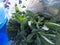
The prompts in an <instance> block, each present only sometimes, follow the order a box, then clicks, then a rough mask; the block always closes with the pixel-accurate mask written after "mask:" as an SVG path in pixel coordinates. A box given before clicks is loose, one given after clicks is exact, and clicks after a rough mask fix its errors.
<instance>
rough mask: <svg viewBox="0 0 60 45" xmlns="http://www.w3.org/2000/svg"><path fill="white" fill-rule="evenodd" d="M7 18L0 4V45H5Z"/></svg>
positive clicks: (6, 40)
mask: <svg viewBox="0 0 60 45" xmlns="http://www.w3.org/2000/svg"><path fill="white" fill-rule="evenodd" d="M6 23H7V17H6V13H5V11H4V7H3V5H1V4H0V45H7V43H8V37H7V34H6Z"/></svg>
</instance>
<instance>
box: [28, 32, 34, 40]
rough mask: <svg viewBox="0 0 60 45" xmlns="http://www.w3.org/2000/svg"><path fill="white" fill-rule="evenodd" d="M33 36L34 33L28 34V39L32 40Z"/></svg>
mask: <svg viewBox="0 0 60 45" xmlns="http://www.w3.org/2000/svg"><path fill="white" fill-rule="evenodd" d="M33 36H34V33H32V34H29V35H28V36H27V41H30V40H31V39H32V37H33Z"/></svg>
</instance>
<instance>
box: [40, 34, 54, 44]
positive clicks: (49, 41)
mask: <svg viewBox="0 0 60 45" xmlns="http://www.w3.org/2000/svg"><path fill="white" fill-rule="evenodd" d="M41 37H42V38H43V39H45V40H46V41H47V42H48V43H50V44H54V43H53V42H52V41H51V40H49V39H48V38H46V37H45V36H43V35H41Z"/></svg>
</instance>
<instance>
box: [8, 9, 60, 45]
mask: <svg viewBox="0 0 60 45" xmlns="http://www.w3.org/2000/svg"><path fill="white" fill-rule="evenodd" d="M46 16H47V15H46V14H45V16H44V15H43V16H41V14H35V13H33V12H31V11H28V10H27V11H26V12H20V11H16V13H15V14H13V18H12V21H11V22H10V23H8V26H7V27H8V28H7V31H8V33H9V32H10V31H11V30H14V31H15V30H16V32H15V33H16V35H15V37H13V38H14V41H15V43H14V45H59V44H58V43H59V42H60V41H59V37H60V31H59V30H60V25H59V24H56V23H53V22H49V21H51V20H52V19H51V18H52V17H50V16H49V18H47V17H46ZM14 21H15V22H14ZM9 24H10V25H9ZM44 25H45V26H46V27H47V28H49V29H48V30H47V29H43V27H44ZM9 26H10V27H11V28H10V27H9ZM9 29H10V30H9ZM15 33H14V34H15ZM11 35H12V34H11ZM57 38H58V40H57Z"/></svg>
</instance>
